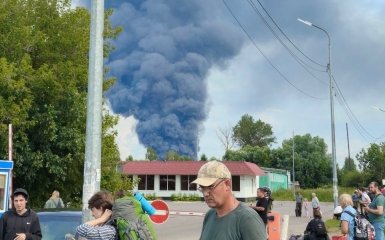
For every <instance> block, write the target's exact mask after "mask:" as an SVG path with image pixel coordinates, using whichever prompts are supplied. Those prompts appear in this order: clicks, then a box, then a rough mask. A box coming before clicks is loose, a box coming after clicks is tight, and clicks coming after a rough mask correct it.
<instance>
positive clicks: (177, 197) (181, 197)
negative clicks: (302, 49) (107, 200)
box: [171, 193, 201, 201]
mask: <svg viewBox="0 0 385 240" xmlns="http://www.w3.org/2000/svg"><path fill="white" fill-rule="evenodd" d="M200 199H201V197H200V196H199V195H198V194H185V193H184V194H181V193H179V194H172V195H171V200H172V201H200Z"/></svg>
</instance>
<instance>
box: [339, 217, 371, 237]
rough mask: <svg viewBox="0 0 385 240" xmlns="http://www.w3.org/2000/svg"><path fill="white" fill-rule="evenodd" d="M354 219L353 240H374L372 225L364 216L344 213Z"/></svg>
mask: <svg viewBox="0 0 385 240" xmlns="http://www.w3.org/2000/svg"><path fill="white" fill-rule="evenodd" d="M344 213H347V214H349V215H350V216H352V217H353V218H354V237H353V239H355V240H374V239H375V232H374V227H373V225H372V224H371V223H370V222H369V220H368V219H366V217H365V216H364V215H361V214H357V215H354V214H353V213H351V212H349V211H344Z"/></svg>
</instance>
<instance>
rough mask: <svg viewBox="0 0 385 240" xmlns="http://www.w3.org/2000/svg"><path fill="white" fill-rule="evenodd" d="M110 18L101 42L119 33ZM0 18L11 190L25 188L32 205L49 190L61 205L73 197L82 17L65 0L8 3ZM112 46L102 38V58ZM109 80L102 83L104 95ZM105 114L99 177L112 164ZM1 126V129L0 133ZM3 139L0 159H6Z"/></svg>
mask: <svg viewBox="0 0 385 240" xmlns="http://www.w3.org/2000/svg"><path fill="white" fill-rule="evenodd" d="M111 13H112V12H111V11H106V15H105V16H106V21H105V33H104V36H105V39H106V40H108V39H111V38H114V37H115V36H117V34H118V33H119V32H120V31H121V29H120V28H112V27H111V25H110V24H109V20H108V19H109V16H110V15H111ZM0 21H1V24H0V116H1V117H0V118H9V119H11V122H12V124H13V125H14V138H13V140H14V160H15V166H14V186H16V187H24V188H26V189H27V190H28V191H29V192H30V194H31V196H32V198H31V200H32V201H33V202H30V204H32V206H37V207H41V204H42V203H43V202H44V201H45V200H46V198H47V197H48V195H47V194H48V193H50V192H52V189H58V190H60V192H61V195H62V197H63V199H64V200H66V199H67V200H69V199H70V200H71V201H72V200H73V199H75V200H76V199H80V198H81V192H82V185H83V184H82V182H83V165H84V145H85V123H86V99H87V83H88V75H87V69H88V48H89V26H90V14H89V12H88V10H87V9H84V8H77V9H71V8H70V1H67V0H14V1H3V2H2V3H1V4H0ZM112 49H113V47H112V46H111V45H110V42H109V41H106V44H105V48H104V50H105V52H104V54H105V56H106V57H107V56H108V54H109V52H110V51H111V50H112ZM112 83H113V79H106V81H105V83H104V90H107V88H108V87H109V86H111V84H112ZM108 117H109V115H108V114H105V115H104V117H103V118H104V119H103V123H104V124H105V123H107V125H106V126H103V128H104V129H103V141H102V142H103V150H102V151H103V155H102V166H103V168H102V174H103V175H104V174H105V173H107V174H110V173H111V172H112V171H114V170H112V166H109V165H110V164H114V163H115V162H116V161H118V160H119V157H117V156H118V155H116V151H115V150H116V149H115V150H114V149H113V148H116V145H113V144H112V142H113V140H112V139H113V138H114V137H115V135H114V134H111V133H110V132H109V129H111V128H112V127H113V125H114V124H115V121H110V120H109V119H108ZM0 120H1V121H2V122H4V119H0ZM108 124H109V125H108ZM5 128H6V126H5V125H4V124H1V126H0V130H1V132H3V131H4V130H5ZM3 135H4V134H0V136H1V137H0V157H1V158H6V156H7V153H6V149H7V147H6V146H7V139H6V138H5V137H3ZM104 144H106V145H104ZM115 157H117V158H116V159H115ZM112 159H115V160H112ZM109 161H112V162H111V163H110V162H109ZM107 162H108V163H107ZM105 167H106V169H105ZM104 183H105V182H103V180H102V184H104Z"/></svg>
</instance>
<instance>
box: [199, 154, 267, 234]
mask: <svg viewBox="0 0 385 240" xmlns="http://www.w3.org/2000/svg"><path fill="white" fill-rule="evenodd" d="M193 183H195V184H197V185H198V189H199V190H200V191H201V192H202V193H203V197H204V199H205V202H206V204H207V205H208V206H209V207H210V208H211V209H210V210H209V211H208V212H207V214H206V215H205V218H204V220H203V227H202V232H201V236H200V240H213V239H220V240H251V239H252V240H266V239H267V236H266V230H265V224H264V223H263V221H262V219H261V218H260V217H259V215H258V214H257V213H256V212H255V211H254V210H253V209H251V208H250V207H248V206H247V205H246V204H245V203H243V202H239V201H238V200H237V199H236V198H235V197H234V196H233V193H232V190H231V173H230V171H229V170H228V168H227V167H226V166H225V165H224V164H223V163H221V162H219V161H210V162H208V163H206V164H204V165H203V166H202V167H201V168H200V169H199V172H198V178H197V179H196V180H195V181H193Z"/></svg>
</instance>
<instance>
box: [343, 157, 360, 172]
mask: <svg viewBox="0 0 385 240" xmlns="http://www.w3.org/2000/svg"><path fill="white" fill-rule="evenodd" d="M342 171H344V172H345V171H346V172H350V171H357V167H356V164H355V163H354V160H353V159H352V158H345V162H344V166H343V167H342Z"/></svg>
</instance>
